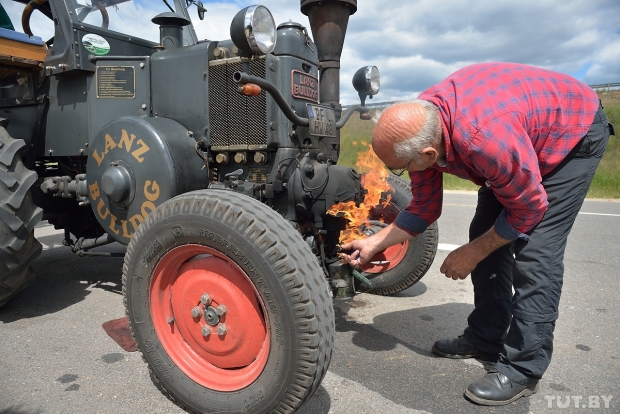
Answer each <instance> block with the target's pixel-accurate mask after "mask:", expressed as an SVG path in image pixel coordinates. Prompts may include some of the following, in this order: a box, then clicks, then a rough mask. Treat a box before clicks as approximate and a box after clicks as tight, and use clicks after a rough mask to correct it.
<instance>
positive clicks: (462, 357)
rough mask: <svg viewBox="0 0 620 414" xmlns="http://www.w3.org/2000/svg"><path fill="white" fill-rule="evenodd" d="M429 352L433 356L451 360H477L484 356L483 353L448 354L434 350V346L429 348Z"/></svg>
mask: <svg viewBox="0 0 620 414" xmlns="http://www.w3.org/2000/svg"><path fill="white" fill-rule="evenodd" d="M431 350H432V351H433V353H434V354H435V355H439V356H440V357H444V358H452V359H467V358H478V357H481V356H484V354H483V353H476V354H448V353H446V352H442V351H440V350H439V349H437V348H435V345H433V346H432V347H431Z"/></svg>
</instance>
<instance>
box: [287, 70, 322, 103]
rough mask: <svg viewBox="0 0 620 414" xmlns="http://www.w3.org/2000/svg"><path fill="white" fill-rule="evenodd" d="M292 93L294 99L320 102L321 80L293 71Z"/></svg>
mask: <svg viewBox="0 0 620 414" xmlns="http://www.w3.org/2000/svg"><path fill="white" fill-rule="evenodd" d="M291 92H292V95H293V98H299V99H305V100H306V101H311V102H317V103H318V102H319V80H318V79H317V78H316V77H314V76H312V75H310V74H308V73H304V72H301V71H299V70H293V71H291Z"/></svg>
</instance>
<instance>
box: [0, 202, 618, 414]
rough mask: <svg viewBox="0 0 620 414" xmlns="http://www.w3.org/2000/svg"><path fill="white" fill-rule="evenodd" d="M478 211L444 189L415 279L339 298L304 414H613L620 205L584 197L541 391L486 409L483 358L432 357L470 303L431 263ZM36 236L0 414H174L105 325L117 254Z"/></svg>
mask: <svg viewBox="0 0 620 414" xmlns="http://www.w3.org/2000/svg"><path fill="white" fill-rule="evenodd" d="M474 205H475V193H458V192H451V193H446V195H445V204H444V213H443V215H442V217H441V219H440V221H439V229H440V240H439V241H440V250H439V252H438V253H437V257H436V259H435V262H434V263H433V265H432V267H431V269H430V270H429V272H428V273H427V274H426V276H424V278H423V279H422V280H421V281H420V282H419V283H417V284H416V285H415V286H413V287H412V288H410V289H408V290H406V291H404V292H401V293H400V294H398V295H396V296H394V297H379V296H371V295H367V294H360V295H358V296H356V297H355V298H354V299H352V300H338V301H336V302H335V308H336V330H337V332H336V341H335V349H334V355H333V358H332V362H331V365H330V369H329V372H328V373H327V375H326V377H325V379H324V381H323V383H322V385H321V386H320V387H319V389H318V391H317V392H316V394H315V396H314V397H313V398H312V399H311V400H310V402H309V403H308V404H307V405H306V406H305V407H304V408H303V409H302V410H301V411H300V413H303V414H328V413H333V414H343V413H355V414H360V413H434V414H440V413H446V414H453V413H569V412H577V413H586V412H601V413H605V412H607V413H618V412H620V359H619V358H620V354H619V353H617V352H618V344H620V307H618V306H617V303H618V301H617V299H616V298H617V295H618V293H619V289H618V288H619V284H620V282H619V279H618V277H619V275H620V247H619V246H620V242H619V241H618V238H619V237H620V202H613V201H598V200H592V201H586V203H585V204H584V206H583V208H582V210H581V211H582V212H581V214H580V215H579V216H578V218H577V221H576V223H575V226H574V228H573V231H572V233H571V236H570V239H569V245H568V248H567V251H566V257H565V265H566V271H565V282H564V293H563V295H562V301H561V310H560V318H559V320H558V322H557V327H556V331H555V338H556V339H555V353H554V358H553V361H552V363H551V366H550V367H549V370H548V371H547V373H546V374H545V377H544V379H543V381H542V382H541V386H540V390H539V392H538V394H536V395H534V396H532V397H530V398H525V399H520V400H518V401H516V402H515V403H513V404H510V405H508V406H505V407H496V408H491V407H481V406H476V405H473V404H471V403H469V402H467V401H466V400H465V399H464V398H463V390H464V388H465V387H466V386H467V384H469V383H470V382H472V381H474V380H476V379H478V378H479V377H481V376H482V375H484V373H485V371H484V368H483V366H482V365H481V363H480V362H478V361H476V360H450V359H443V358H437V357H434V356H433V355H432V354H431V352H430V347H431V345H432V343H433V342H434V341H436V340H438V339H442V338H448V337H453V336H456V335H459V334H460V333H462V330H463V328H464V327H465V323H466V318H467V315H468V314H469V312H470V311H471V310H472V308H473V305H472V303H473V293H472V287H471V283H470V281H469V279H466V280H465V281H458V282H457V281H453V280H451V279H447V278H445V277H444V276H443V275H441V274H440V273H439V266H440V265H441V263H442V261H443V259H444V258H445V257H446V255H447V254H448V252H449V251H450V250H451V249H453V248H455V247H456V246H459V245H462V244H464V243H465V242H466V241H467V228H468V225H469V219H470V218H471V216H472V215H473V212H474ZM36 232H37V236H38V237H39V240H40V241H41V242H42V243H44V244H45V246H44V248H45V250H44V251H43V253H42V255H41V257H40V259H39V260H37V261H36V262H35V264H34V265H33V268H34V270H35V272H36V273H37V277H36V279H35V281H34V282H33V283H32V285H31V286H29V287H28V288H27V289H26V290H25V291H24V294H23V295H22V296H20V297H19V298H17V299H16V300H14V301H13V302H11V303H10V304H8V305H7V306H5V307H3V308H0V414H9V413H11V414H26V413H28V414H34V413H85V412H93V413H95V412H96V413H102V414H103V413H110V414H119V413H181V412H183V411H182V410H180V409H179V408H178V407H177V406H175V405H174V404H172V403H171V402H170V401H169V400H167V399H166V398H165V397H164V396H163V395H162V394H160V393H159V391H158V390H157V389H156V388H155V386H154V385H153V384H152V382H151V380H150V379H149V376H148V373H147V369H146V365H145V364H144V363H143V362H142V359H141V356H140V354H139V352H125V351H124V350H123V349H122V348H120V347H119V346H118V345H117V344H116V343H115V342H114V341H113V340H112V339H111V338H110V337H109V336H108V335H107V334H106V333H105V331H104V330H103V329H102V326H101V325H102V323H104V322H106V321H109V320H113V319H117V318H121V317H123V316H124V314H125V313H124V312H125V311H124V307H123V303H122V295H121V267H122V259H120V258H90V259H85V258H80V257H77V256H75V255H74V254H72V253H71V252H70V251H69V250H68V248H65V247H62V246H60V243H61V240H62V235H61V234H59V232H57V231H54V230H53V228H52V227H49V226H41V227H39V228H37V229H36ZM107 250H108V251H114V252H121V253H122V252H123V250H124V248H123V246H120V245H111V246H109V247H107ZM610 396H611V399H610ZM603 397H604V398H603ZM606 405H607V406H608V408H605V406H606ZM562 407H566V408H562Z"/></svg>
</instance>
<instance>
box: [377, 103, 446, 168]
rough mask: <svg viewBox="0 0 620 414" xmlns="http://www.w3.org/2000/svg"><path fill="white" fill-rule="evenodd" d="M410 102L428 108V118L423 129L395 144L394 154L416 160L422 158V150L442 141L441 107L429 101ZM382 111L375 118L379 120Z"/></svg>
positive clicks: (405, 159)
mask: <svg viewBox="0 0 620 414" xmlns="http://www.w3.org/2000/svg"><path fill="white" fill-rule="evenodd" d="M408 103H413V104H417V105H420V106H421V107H423V108H424V109H426V119H425V120H424V125H422V129H421V130H420V131H419V132H418V133H417V134H416V135H414V136H412V137H411V138H407V139H404V140H402V141H399V142H396V143H395V144H394V155H395V156H396V158H398V159H399V160H402V161H410V160H411V159H413V160H414V162H418V161H420V160H421V154H420V152H422V150H423V149H424V148H428V147H431V146H433V145H436V144H439V142H440V141H441V126H440V125H441V124H440V123H439V109H438V108H437V106H435V105H433V104H432V103H430V102H428V101H423V100H421V99H414V100H413V101H409V102H408ZM381 114H382V113H378V114H375V116H374V117H373V120H374V121H375V122H377V121H378V120H379V117H380V116H381Z"/></svg>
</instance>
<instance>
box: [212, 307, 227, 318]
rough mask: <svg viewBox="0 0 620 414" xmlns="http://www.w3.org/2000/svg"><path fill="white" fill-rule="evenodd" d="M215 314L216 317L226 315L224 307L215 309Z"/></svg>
mask: <svg viewBox="0 0 620 414" xmlns="http://www.w3.org/2000/svg"><path fill="white" fill-rule="evenodd" d="M215 313H217V315H218V316H224V315H226V306H224V305H220V306H218V307H217V309H216V310H215Z"/></svg>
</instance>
